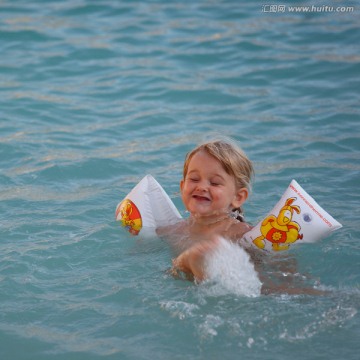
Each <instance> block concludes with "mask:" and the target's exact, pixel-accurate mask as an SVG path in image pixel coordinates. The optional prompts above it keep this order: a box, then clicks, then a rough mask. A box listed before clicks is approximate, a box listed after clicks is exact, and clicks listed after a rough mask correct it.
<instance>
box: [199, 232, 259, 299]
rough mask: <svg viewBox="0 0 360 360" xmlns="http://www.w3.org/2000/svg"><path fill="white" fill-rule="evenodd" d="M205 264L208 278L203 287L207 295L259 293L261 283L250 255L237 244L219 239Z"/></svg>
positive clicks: (252, 294)
mask: <svg viewBox="0 0 360 360" xmlns="http://www.w3.org/2000/svg"><path fill="white" fill-rule="evenodd" d="M205 266H206V273H207V274H208V280H207V281H205V282H204V284H203V289H204V290H205V292H206V293H207V295H213V296H219V295H226V294H235V295H239V296H248V297H256V296H259V295H260V291H261V285H262V284H261V282H260V280H259V278H258V274H257V272H256V271H255V269H254V265H253V264H252V263H251V261H250V256H249V255H248V254H247V253H246V251H245V250H244V249H243V248H241V247H240V246H239V245H236V244H233V243H231V242H229V241H227V240H225V239H221V240H220V243H219V246H218V247H217V249H216V250H215V251H214V252H213V253H212V254H211V256H209V258H208V260H207V262H206V264H205Z"/></svg>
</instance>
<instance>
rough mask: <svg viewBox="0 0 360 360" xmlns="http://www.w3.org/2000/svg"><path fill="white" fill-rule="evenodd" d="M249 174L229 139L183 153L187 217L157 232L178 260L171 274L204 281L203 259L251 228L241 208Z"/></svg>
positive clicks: (182, 185) (240, 153)
mask: <svg viewBox="0 0 360 360" xmlns="http://www.w3.org/2000/svg"><path fill="white" fill-rule="evenodd" d="M253 174H254V170H253V166H252V163H251V161H250V160H249V159H248V158H247V156H246V155H245V153H244V152H243V151H242V150H241V149H240V148H239V147H238V146H237V145H236V144H235V143H234V142H232V141H230V140H216V141H210V142H207V143H203V144H201V145H199V146H198V147H196V148H195V149H194V150H192V151H191V152H190V153H188V154H187V156H186V158H185V163H184V170H183V179H182V180H181V182H180V190H181V197H182V200H183V203H184V205H185V207H186V209H187V210H188V211H189V213H190V217H189V218H188V219H187V220H184V221H182V222H180V223H179V224H177V226H175V228H174V227H171V228H170V227H169V228H162V229H158V234H159V235H160V236H162V237H165V238H167V240H168V241H169V242H171V244H172V245H173V248H174V250H175V252H176V254H177V255H178V256H177V257H176V258H175V259H174V260H173V270H174V271H178V270H180V271H182V272H184V273H185V274H187V275H190V276H193V277H194V278H195V279H196V280H198V281H201V280H204V279H205V278H206V275H207V274H206V273H205V268H204V262H205V259H206V257H207V256H208V254H209V253H211V252H212V251H213V250H214V249H215V248H216V247H217V246H219V241H220V239H221V238H225V239H227V240H229V241H233V242H235V241H237V240H239V239H240V238H241V237H242V236H243V234H244V233H245V232H247V231H249V230H250V229H251V226H250V225H249V224H247V223H246V222H244V217H243V212H242V205H243V204H244V202H245V201H246V199H247V198H248V195H249V192H250V187H251V186H250V184H251V178H252V176H253Z"/></svg>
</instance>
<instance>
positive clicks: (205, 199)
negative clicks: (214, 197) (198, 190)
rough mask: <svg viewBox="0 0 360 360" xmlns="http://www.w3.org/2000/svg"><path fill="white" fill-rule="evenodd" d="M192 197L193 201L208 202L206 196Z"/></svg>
mask: <svg viewBox="0 0 360 360" xmlns="http://www.w3.org/2000/svg"><path fill="white" fill-rule="evenodd" d="M192 197H193V199H195V200H197V201H210V199H209V198H208V197H206V196H201V195H193V196H192Z"/></svg>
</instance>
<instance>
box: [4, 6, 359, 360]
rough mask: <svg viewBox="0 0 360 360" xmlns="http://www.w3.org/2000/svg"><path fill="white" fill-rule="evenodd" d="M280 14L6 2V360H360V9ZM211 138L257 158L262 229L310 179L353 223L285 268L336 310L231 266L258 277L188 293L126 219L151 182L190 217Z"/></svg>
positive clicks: (253, 215) (158, 245)
mask: <svg viewBox="0 0 360 360" xmlns="http://www.w3.org/2000/svg"><path fill="white" fill-rule="evenodd" d="M271 4H272V6H270V3H266V2H265V3H264V2H259V1H247V2H245V1H238V0H236V1H235V0H233V1H231V0H229V1H225V0H224V1H211V0H204V1H164V0H156V1H130V0H128V1H125V0H119V1H116V0H101V1H100V0H93V1H90V0H71V1H70V0H63V1H57V0H56V1H55V0H53V1H51V0H49V1H45V0H32V1H27V0H11V1H10V0H9V1H6V0H4V1H1V2H0V54H1V56H0V93H1V96H0V185H1V187H0V199H1V201H0V214H1V221H0V304H1V311H0V358H1V359H6V360H7V359H10V360H21V359H36V360H39V359H51V360H52V359H54V360H55V359H59V360H60V359H61V360H62V359H66V360H69V359H87V360H89V359H105V358H106V359H238V358H239V359H240V358H241V359H275V358H276V359H280V360H285V359H289V358H291V359H294V360H297V359H304V358H306V359H339V358H344V359H345V358H346V359H349V360H350V359H351V360H353V359H354V360H355V359H357V358H358V356H359V350H360V347H359V336H360V324H359V308H360V289H359V280H360V274H359V270H360V268H359V250H360V247H359V239H360V231H359V228H358V226H359V220H360V213H359V200H360V196H359V184H360V162H359V161H360V155H359V150H360V123H359V114H360V107H359V104H360V95H359V89H360V65H359V62H360V55H359V45H358V42H359V38H360V25H359V21H358V19H359V4H358V3H357V2H355V1H346V2H338V1H336V2H335V1H331V2H330V3H328V4H324V3H323V2H319V1H317V0H313V1H307V0H304V1H300V2H298V1H296V2H292V5H294V4H295V5H299V6H309V7H312V6H313V5H314V6H319V7H321V6H324V5H329V6H330V5H331V6H334V7H335V8H336V9H337V7H338V6H340V7H345V6H349V7H353V9H352V11H351V9H350V10H347V11H345V10H341V9H340V10H336V9H333V10H332V11H329V9H325V7H324V8H323V9H322V10H321V9H320V11H319V10H318V9H317V8H316V9H314V8H313V9H312V10H311V9H310V8H299V9H298V10H297V11H295V10H294V9H292V10H291V9H290V8H289V7H288V4H287V2H278V3H273V2H271ZM309 9H310V10H309ZM315 10H316V11H315ZM209 134H222V135H230V136H232V137H233V138H235V139H236V140H237V141H238V142H239V143H240V144H241V146H242V147H243V148H244V150H245V151H246V153H247V154H248V156H249V157H250V158H251V159H252V160H253V162H254V166H255V169H256V177H255V181H254V185H253V192H252V195H251V197H250V199H249V201H248V202H247V204H246V206H245V211H246V217H247V220H248V221H249V222H251V223H253V224H256V223H257V221H259V220H260V219H261V218H262V217H263V216H264V215H265V214H266V213H267V212H268V211H269V210H271V208H272V207H273V205H274V204H275V203H276V202H277V201H278V199H279V198H280V196H281V194H282V193H283V191H284V190H285V189H286V187H287V186H288V184H289V183H290V181H291V179H293V178H294V179H296V180H297V181H298V182H299V183H300V185H301V186H302V187H303V188H304V189H305V190H306V191H307V192H308V193H309V194H310V195H311V196H313V197H314V198H315V199H316V200H317V201H318V202H319V204H320V205H321V206H322V207H324V208H325V210H327V211H328V212H329V213H330V214H331V215H332V216H333V217H334V218H336V219H337V220H338V221H339V222H340V223H342V224H343V228H341V229H340V230H337V231H336V232H334V233H333V234H332V235H331V236H329V237H328V238H326V239H324V240H322V241H320V242H317V243H314V244H300V245H298V246H296V247H295V246H294V247H293V248H292V250H291V251H290V253H289V254H288V255H286V257H288V259H287V260H288V261H290V262H291V263H296V269H297V270H296V271H297V272H296V274H297V276H298V277H299V279H300V280H299V282H306V284H307V285H309V286H311V287H316V288H320V289H325V290H326V291H328V294H327V295H326V296H313V295H286V294H274V295H260V294H259V293H258V292H257V291H255V290H256V284H257V283H256V281H257V280H256V278H252V273H251V271H250V270H249V268H248V267H246V268H245V267H242V265H241V264H242V263H241V262H236V261H235V263H234V261H233V260H231V259H233V257H229V261H228V263H229V264H230V265H233V266H231V267H230V268H229V267H228V268H226V269H227V271H231V269H239V271H241V269H243V274H244V277H243V278H241V277H240V276H239V274H238V273H236V274H235V275H234V274H233V273H232V275H233V277H232V279H234V281H230V282H229V281H228V282H226V281H227V280H229V277H225V278H222V277H221V276H219V277H218V278H217V282H215V283H214V282H212V283H204V284H200V285H197V284H194V283H192V282H189V281H186V280H182V279H176V278H174V277H172V276H171V275H170V274H169V271H168V270H169V268H170V267H171V257H172V254H171V252H170V251H169V249H168V248H167V246H166V244H164V243H163V242H162V241H160V240H159V239H156V238H153V239H149V240H148V241H145V239H141V238H135V237H132V236H130V234H128V233H127V232H125V231H124V230H123V229H122V228H121V227H120V226H119V224H118V223H116V222H115V220H114V213H115V207H116V205H117V203H118V202H119V201H120V200H121V199H122V198H123V197H124V196H125V195H126V194H127V193H128V192H129V191H130V190H131V188H132V187H133V186H134V185H135V184H136V183H137V182H138V181H139V180H140V179H141V178H142V177H143V176H144V175H145V174H147V173H151V174H152V175H153V176H154V177H155V178H156V179H157V180H158V181H159V182H160V184H162V186H163V187H164V188H165V190H166V191H167V192H168V194H169V195H170V197H171V198H172V200H173V201H174V203H175V204H176V206H177V207H178V209H179V211H180V212H181V213H182V215H183V216H186V215H187V214H186V212H185V209H184V207H183V205H182V203H181V199H180V197H179V181H180V179H181V172H182V163H183V159H184V156H185V154H186V152H188V151H189V150H191V149H192V148H193V147H194V146H195V145H196V144H197V143H198V142H199V141H201V140H202V139H204V138H206V137H208V136H209ZM232 255H234V254H232ZM229 256H230V254H229ZM225 259H226V257H225ZM239 259H240V260H241V259H242V260H243V261H245V263H246V259H245V258H242V257H241V255H239ZM242 260H241V261H242ZM279 261H280V263H281V260H279ZM221 264H224V258H222V261H221ZM246 264H247V263H246ZM248 265H249V264H247V265H246V266H248ZM244 266H245V265H244ZM277 269H279V270H277V271H275V270H271V271H273V272H274V274H273V275H274V277H277V278H279V277H286V276H287V273H286V272H283V271H282V270H281V266H279V267H278V268H277ZM248 270H249V271H248ZM225 273H226V272H225ZM304 279H306V280H304ZM215 280H216V279H215ZM242 281H243V282H242ZM232 286H233V287H232ZM244 286H245V288H244ZM246 286H248V287H249V286H250V288H251V286H253V287H254V289H255V290H254V291H249V292H246V291H244V289H246ZM224 289H225V290H226V291H225V290H224Z"/></svg>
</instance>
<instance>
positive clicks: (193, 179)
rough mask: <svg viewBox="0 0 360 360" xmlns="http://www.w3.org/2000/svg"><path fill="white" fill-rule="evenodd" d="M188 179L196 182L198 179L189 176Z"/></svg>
mask: <svg viewBox="0 0 360 360" xmlns="http://www.w3.org/2000/svg"><path fill="white" fill-rule="evenodd" d="M189 180H190V181H192V182H197V181H199V179H197V178H189Z"/></svg>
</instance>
